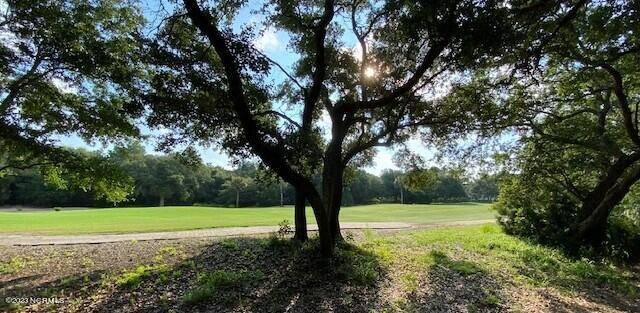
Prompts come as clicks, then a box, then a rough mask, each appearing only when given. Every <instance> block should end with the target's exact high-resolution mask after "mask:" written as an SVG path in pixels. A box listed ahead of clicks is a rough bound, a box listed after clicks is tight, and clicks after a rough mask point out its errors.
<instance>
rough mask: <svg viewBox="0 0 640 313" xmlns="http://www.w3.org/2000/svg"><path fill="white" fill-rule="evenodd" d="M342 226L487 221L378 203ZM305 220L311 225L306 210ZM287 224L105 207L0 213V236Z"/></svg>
mask: <svg viewBox="0 0 640 313" xmlns="http://www.w3.org/2000/svg"><path fill="white" fill-rule="evenodd" d="M340 214H341V215H340V216H341V221H344V222H408V223H415V224H436V223H445V222H454V221H472V220H486V219H492V218H493V217H494V213H493V212H492V211H491V209H490V205H489V204H481V203H457V204H430V205H418V204H416V205H401V204H379V205H366V206H352V207H344V208H343V209H342V211H341V213H340ZM307 216H308V221H309V222H310V223H312V222H313V214H312V212H311V210H308V211H307ZM285 219H286V220H289V221H293V209H292V208H291V207H269V208H239V209H236V208H220V207H200V206H193V207H192V206H174V207H147V208H110V209H86V210H68V211H65V210H64V209H63V210H62V211H43V212H33V211H32V212H0V233H32V234H48V235H61V234H91V233H128V232H150V231H171V230H187V229H198V228H214V227H233V226H264V225H277V224H278V223H279V222H281V221H282V220H285Z"/></svg>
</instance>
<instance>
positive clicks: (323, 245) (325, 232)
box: [304, 186, 335, 258]
mask: <svg viewBox="0 0 640 313" xmlns="http://www.w3.org/2000/svg"><path fill="white" fill-rule="evenodd" d="M304 194H305V197H306V198H307V200H309V204H311V208H312V209H313V215H314V217H315V218H316V223H317V224H318V237H319V239H320V254H321V255H322V257H325V258H329V257H331V256H332V255H333V251H334V247H335V244H334V240H333V236H331V232H330V230H329V217H328V216H327V211H326V208H325V207H324V205H323V202H322V198H321V197H320V194H318V192H317V191H316V190H315V189H314V187H313V186H307V188H306V189H305V190H304Z"/></svg>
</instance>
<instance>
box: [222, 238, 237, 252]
mask: <svg viewBox="0 0 640 313" xmlns="http://www.w3.org/2000/svg"><path fill="white" fill-rule="evenodd" d="M220 245H221V246H222V247H223V248H225V249H226V250H229V251H236V250H238V243H237V242H236V241H235V240H233V239H225V240H222V241H220Z"/></svg>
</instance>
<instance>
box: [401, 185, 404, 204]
mask: <svg viewBox="0 0 640 313" xmlns="http://www.w3.org/2000/svg"><path fill="white" fill-rule="evenodd" d="M400 204H404V191H402V185H400Z"/></svg>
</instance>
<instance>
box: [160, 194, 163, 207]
mask: <svg viewBox="0 0 640 313" xmlns="http://www.w3.org/2000/svg"><path fill="white" fill-rule="evenodd" d="M160 206H164V196H160Z"/></svg>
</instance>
